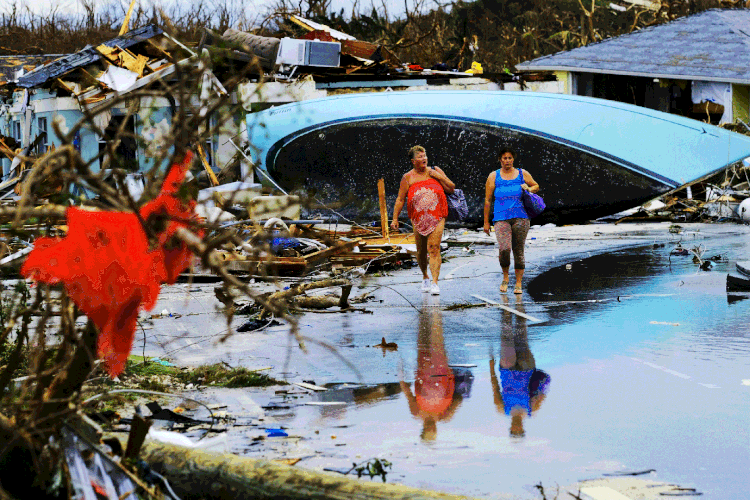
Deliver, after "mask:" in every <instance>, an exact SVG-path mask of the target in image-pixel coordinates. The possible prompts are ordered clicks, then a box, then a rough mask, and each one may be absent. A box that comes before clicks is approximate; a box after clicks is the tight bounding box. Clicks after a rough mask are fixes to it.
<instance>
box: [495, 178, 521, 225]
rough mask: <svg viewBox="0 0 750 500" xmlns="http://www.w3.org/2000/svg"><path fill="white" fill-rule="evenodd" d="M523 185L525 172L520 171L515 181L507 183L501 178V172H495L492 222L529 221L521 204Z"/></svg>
mask: <svg viewBox="0 0 750 500" xmlns="http://www.w3.org/2000/svg"><path fill="white" fill-rule="evenodd" d="M521 184H523V172H521V169H520V168H519V169H518V175H517V176H516V178H515V179H511V180H509V181H506V180H505V179H503V178H502V177H501V176H500V170H499V169H498V170H497V171H496V172H495V206H494V210H493V217H492V221H493V222H497V221H499V220H508V219H514V218H516V217H518V218H521V219H528V218H529V216H528V215H527V214H526V210H524V208H523V203H522V202H521V191H523V188H521Z"/></svg>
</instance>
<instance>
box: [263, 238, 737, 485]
mask: <svg viewBox="0 0 750 500" xmlns="http://www.w3.org/2000/svg"><path fill="white" fill-rule="evenodd" d="M708 244H710V245H712V248H710V249H708V250H707V251H706V253H705V254H704V257H710V256H715V255H716V256H721V257H722V258H723V261H721V262H716V263H715V264H714V266H713V268H712V269H711V270H710V271H708V272H704V271H699V270H698V265H697V264H695V263H693V261H692V256H670V250H671V249H672V246H671V245H667V246H666V247H662V248H652V247H647V248H639V249H632V250H624V251H617V252H613V253H609V254H604V255H600V256H596V257H592V258H587V259H583V260H577V261H572V262H570V265H569V266H566V265H562V266H560V267H555V268H551V269H547V270H543V272H537V275H536V276H535V277H534V279H533V280H531V281H530V282H529V283H528V291H527V293H525V294H524V295H523V296H522V297H516V296H514V295H513V294H512V293H509V294H506V295H503V296H501V294H500V293H499V291H498V288H497V287H498V284H499V277H498V275H497V274H496V272H494V271H496V270H495V269H489V270H488V269H484V270H482V269H475V270H474V271H473V272H470V271H469V270H468V269H464V270H463V271H465V272H466V273H468V275H471V279H464V280H461V279H459V278H460V277H461V276H460V275H458V274H457V275H455V276H454V279H453V281H446V282H445V283H444V284H443V285H442V290H443V294H442V295H441V297H440V298H435V297H429V296H427V295H422V294H417V293H414V290H413V289H414V288H415V287H416V285H415V284H414V283H409V284H403V285H400V286H398V285H394V286H392V287H390V288H382V289H381V290H380V291H379V292H378V293H379V297H380V298H381V299H383V300H384V302H383V304H384V306H383V307H382V308H381V309H379V310H376V314H378V315H380V316H379V317H382V318H383V319H382V320H380V321H378V322H375V321H373V319H372V317H365V316H364V315H358V316H357V315H346V316H344V315H334V316H328V317H326V318H325V319H324V320H322V319H315V318H310V319H308V317H309V316H310V315H308V316H306V317H305V318H306V319H305V322H307V324H303V325H302V333H303V334H310V333H311V332H313V331H320V327H319V326H318V324H317V323H315V322H316V321H318V322H320V324H321V325H323V324H325V325H326V330H325V332H326V333H325V335H324V340H326V341H328V342H330V343H331V344H333V345H335V346H337V347H338V348H339V352H340V353H341V354H342V355H343V356H344V357H347V358H348V359H350V360H352V361H353V362H354V364H355V365H356V368H357V369H358V370H359V372H360V375H361V377H360V378H359V379H357V377H356V376H355V375H354V374H353V372H352V371H351V369H349V368H342V366H339V367H337V368H333V367H332V366H333V365H336V364H339V365H341V363H339V362H338V361H331V358H330V356H329V357H328V358H325V359H328V360H329V361H328V363H323V361H322V359H323V358H319V359H318V361H315V360H314V359H315V358H314V356H313V357H312V360H311V357H309V356H308V357H307V358H304V356H302V355H300V357H299V358H297V357H296V355H295V356H294V359H292V361H291V366H292V367H297V368H296V369H297V370H299V371H298V372H297V373H298V374H300V373H304V374H306V375H308V377H307V378H313V379H314V380H311V381H313V382H315V383H318V384H323V383H332V382H338V384H332V385H331V387H334V390H330V391H328V392H326V393H323V395H321V396H317V398H318V399H319V400H321V401H323V402H327V403H332V404H327V405H323V406H295V405H292V407H291V409H286V410H284V411H283V412H277V413H276V414H274V412H273V410H269V411H268V415H269V416H274V417H275V418H276V419H277V421H278V422H279V423H280V424H281V425H283V426H284V427H286V428H288V429H290V431H289V432H290V433H291V432H294V433H295V434H297V435H302V436H303V437H304V436H305V433H307V434H308V435H311V434H312V433H315V435H316V439H317V441H316V442H315V443H314V444H311V445H310V446H311V447H312V448H311V449H314V453H311V454H310V455H309V456H308V457H307V458H306V459H305V460H303V461H302V462H300V463H299V464H298V466H301V467H310V468H324V467H328V468H334V469H348V468H350V467H351V464H352V462H359V461H364V460H367V459H369V458H372V457H379V458H386V459H388V460H390V461H391V462H392V463H393V467H392V473H391V474H389V476H388V478H389V481H394V482H398V483H403V484H407V485H411V486H417V487H423V488H427V489H434V490H441V491H446V492H453V493H460V494H465V495H472V496H481V497H487V498H494V497H497V498H500V497H502V494H506V493H510V494H518V495H523V496H526V497H533V496H534V494H535V492H536V489H535V488H534V485H535V484H538V483H540V482H541V483H542V484H543V485H544V486H545V489H546V490H547V491H548V492H554V489H555V486H556V485H561V486H562V485H568V484H572V483H574V482H576V481H578V480H582V479H588V478H595V477H601V476H602V475H605V474H612V473H615V474H617V473H622V472H632V471H644V470H649V469H653V470H654V471H655V472H651V473H650V474H647V475H645V476H640V477H644V478H648V479H654V480H661V481H667V482H672V483H675V484H678V485H679V486H681V487H686V488H687V487H692V488H695V489H696V490H697V491H698V492H701V493H702V494H703V495H702V498H707V499H735V498H747V491H748V489H749V488H748V480H747V470H748V466H749V465H750V333H749V332H748V325H749V324H750V300H736V301H730V300H728V297H727V294H726V291H725V280H726V273H727V272H728V271H734V264H735V262H736V261H737V260H746V259H747V258H748V255H750V239H749V238H747V237H739V236H736V237H729V238H724V239H723V240H722V241H720V242H718V241H710V242H708ZM691 246H692V245H691ZM495 265H496V264H495ZM485 267H486V266H485ZM490 271H493V272H490ZM415 274H417V272H416V270H415ZM468 275H467V276H468ZM407 290H408V293H407ZM472 294H478V295H481V296H483V297H486V298H488V299H490V300H493V301H496V302H499V303H501V304H505V305H507V306H508V307H510V308H512V309H514V310H516V311H520V312H523V313H525V314H526V315H528V316H530V317H531V318H532V319H525V318H523V317H520V316H518V315H516V314H514V313H511V312H507V311H505V310H503V309H499V308H469V309H459V310H453V311H447V310H442V309H441V308H440V304H441V303H442V304H451V303H455V302H461V301H467V300H468V301H470V302H474V303H476V302H478V300H477V299H473V298H470V297H471V295H472ZM399 296H400V298H399ZM397 301H401V302H402V303H403V304H404V307H400V308H399V307H391V306H385V304H392V303H395V302H397ZM407 302H409V303H410V304H411V305H409V304H407ZM412 306H413V307H412ZM372 307H376V306H375V305H373V306H372ZM536 320H540V321H536ZM332 325H333V326H332ZM383 336H384V337H385V339H386V341H387V342H395V343H397V344H398V349H397V350H387V349H381V348H377V347H371V346H372V345H374V344H378V343H380V340H381V337H383ZM305 359H306V361H305ZM295 362H297V363H298V364H295ZM305 363H307V364H306V365H305ZM303 365H304V366H303ZM341 373H349V374H350V378H344V379H341V378H340V376H341V375H340V374H341ZM310 374H312V375H310ZM354 381H356V382H357V384H355V383H353V382H354ZM363 381H364V382H365V383H364V384H362V382H363ZM345 382H348V383H345ZM280 401H283V399H281V398H280V397H279V399H276V400H275V402H280ZM335 403H340V404H335ZM303 441H304V440H303ZM378 480H379V479H378ZM552 496H554V494H553V495H552ZM548 497H549V495H548Z"/></svg>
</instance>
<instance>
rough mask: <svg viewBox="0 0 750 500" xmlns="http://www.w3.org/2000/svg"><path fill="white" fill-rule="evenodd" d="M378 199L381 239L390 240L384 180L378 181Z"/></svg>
mask: <svg viewBox="0 0 750 500" xmlns="http://www.w3.org/2000/svg"><path fill="white" fill-rule="evenodd" d="M378 198H380V227H381V229H382V230H383V238H390V235H389V234H388V208H387V207H386V206H385V180H383V179H379V180H378Z"/></svg>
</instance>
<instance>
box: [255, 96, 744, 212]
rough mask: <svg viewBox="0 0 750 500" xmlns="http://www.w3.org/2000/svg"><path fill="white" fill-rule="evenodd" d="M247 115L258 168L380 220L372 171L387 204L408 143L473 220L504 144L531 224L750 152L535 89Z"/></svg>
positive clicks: (736, 139)
mask: <svg viewBox="0 0 750 500" xmlns="http://www.w3.org/2000/svg"><path fill="white" fill-rule="evenodd" d="M247 120H248V130H249V132H250V135H251V141H252V142H253V144H254V145H255V147H256V148H257V151H256V156H255V159H256V160H257V163H258V166H259V168H262V169H264V170H265V171H266V172H267V173H268V174H270V175H271V176H272V177H273V178H274V179H275V180H276V182H278V183H279V184H280V185H281V186H282V187H284V188H285V189H288V190H299V191H303V192H306V193H308V194H310V195H311V196H312V198H314V199H315V200H317V201H319V202H322V203H324V204H332V205H334V206H335V207H336V211H337V212H339V213H342V214H343V215H345V216H347V217H353V218H357V219H368V218H370V219H371V218H375V219H377V218H378V213H379V212H378V203H377V180H378V179H379V178H384V179H385V184H386V193H387V200H388V206H389V210H391V209H392V207H393V202H394V201H395V197H396V193H397V192H398V185H399V182H400V180H401V176H402V175H403V174H404V173H405V172H406V171H408V170H409V169H410V168H411V164H410V162H409V160H408V158H407V155H406V153H407V150H408V149H409V148H410V147H411V146H413V145H415V144H421V145H422V146H424V147H425V148H427V152H428V156H429V159H430V163H431V164H432V165H437V166H440V167H441V168H443V169H444V170H445V171H446V173H447V174H448V176H449V177H450V178H451V179H452V180H453V181H454V182H455V183H456V185H457V186H458V187H460V188H462V189H463V190H464V193H465V194H466V197H467V202H468V204H469V219H470V221H471V222H480V221H481V219H482V209H483V203H484V183H485V180H486V178H487V175H488V174H489V173H490V172H491V171H492V170H495V169H497V168H498V166H499V165H498V163H497V160H496V159H497V154H498V152H499V151H500V149H501V148H503V147H506V146H510V147H512V148H514V149H515V150H516V151H517V153H518V155H517V158H516V166H518V167H520V168H524V169H526V170H528V171H529V172H530V173H531V174H532V175H533V176H534V178H535V179H536V180H537V182H539V184H540V186H541V187H542V191H541V194H542V196H543V197H544V200H545V202H546V204H547V210H546V211H545V212H544V214H543V215H542V216H540V217H538V218H536V219H534V221H533V223H542V222H550V221H551V222H556V223H568V222H577V221H582V220H589V219H593V218H597V217H601V216H604V215H609V214H612V213H616V212H618V211H620V210H624V209H627V208H632V207H634V206H637V205H639V204H641V203H642V202H644V201H646V200H649V199H652V198H654V197H656V196H658V195H659V194H662V193H664V192H666V191H668V190H670V189H672V188H674V187H677V186H678V185H680V184H682V183H684V182H688V181H691V180H693V179H696V178H698V177H701V176H703V175H706V174H709V173H711V172H713V171H716V170H719V169H722V168H724V167H725V166H726V165H728V164H730V163H732V162H735V161H738V160H741V159H742V158H744V157H746V156H750V137H745V136H742V135H739V134H734V133H732V132H728V131H726V130H723V129H720V128H718V127H712V126H710V125H706V124H703V123H701V122H697V121H694V120H690V119H687V118H683V117H679V116H674V115H669V114H666V113H660V112H657V111H652V110H648V109H645V108H639V107H636V106H630V105H626V104H622V103H616V102H611V101H605V100H601V99H592V98H584V97H578V96H568V95H558V94H541V93H531V92H467V91H452V92H451V91H430V92H386V93H378V94H353V95H347V96H341V97H333V98H326V99H317V100H311V101H302V102H298V103H294V104H289V105H285V106H280V107H276V108H272V109H270V110H266V111H264V112H261V113H254V114H251V115H248V119H247ZM312 211H316V209H315V208H313V209H312Z"/></svg>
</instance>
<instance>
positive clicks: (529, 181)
mask: <svg viewBox="0 0 750 500" xmlns="http://www.w3.org/2000/svg"><path fill="white" fill-rule="evenodd" d="M523 182H524V184H523V185H522V186H521V187H522V188H524V189H527V190H528V191H529V193H537V192H539V184H537V182H536V181H535V180H534V178H533V177H531V174H530V173H528V172H527V171H526V170H523Z"/></svg>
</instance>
